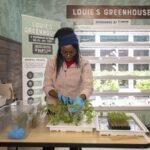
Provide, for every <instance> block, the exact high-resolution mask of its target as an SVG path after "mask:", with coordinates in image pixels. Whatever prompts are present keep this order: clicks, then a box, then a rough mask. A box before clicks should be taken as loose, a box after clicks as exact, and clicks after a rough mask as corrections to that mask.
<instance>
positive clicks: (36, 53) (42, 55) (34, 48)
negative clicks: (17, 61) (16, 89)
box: [22, 15, 60, 104]
mask: <svg viewBox="0 0 150 150" xmlns="http://www.w3.org/2000/svg"><path fill="white" fill-rule="evenodd" d="M59 28H60V22H58V21H54V20H47V19H42V18H37V17H32V16H26V15H22V76H23V77H22V78H23V83H22V84H23V86H22V87H23V102H24V103H25V104H33V103H37V102H39V101H41V102H42V103H44V97H45V94H44V91H43V79H44V72H45V66H46V63H47V59H48V58H49V57H51V56H52V55H55V54H56V53H57V49H58V48H57V43H55V41H54V38H53V37H54V34H55V32H56V31H57V30H58V29H59Z"/></svg>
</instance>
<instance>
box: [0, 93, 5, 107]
mask: <svg viewBox="0 0 150 150" xmlns="http://www.w3.org/2000/svg"><path fill="white" fill-rule="evenodd" d="M5 104H6V98H5V97H4V96H2V95H0V107H1V106H4V105H5Z"/></svg>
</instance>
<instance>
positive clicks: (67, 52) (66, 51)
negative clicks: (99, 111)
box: [49, 45, 86, 100]
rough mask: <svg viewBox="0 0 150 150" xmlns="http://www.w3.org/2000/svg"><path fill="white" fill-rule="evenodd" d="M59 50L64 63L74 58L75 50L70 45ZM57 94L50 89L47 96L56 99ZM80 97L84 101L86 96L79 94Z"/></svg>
mask: <svg viewBox="0 0 150 150" xmlns="http://www.w3.org/2000/svg"><path fill="white" fill-rule="evenodd" d="M60 50H61V54H62V56H63V57H64V60H66V61H70V60H72V59H73V57H74V56H75V54H76V49H75V48H74V47H73V46H72V45H65V46H62V47H61V48H60ZM57 94H58V93H57V92H56V91H55V90H54V89H52V90H50V91H49V95H50V96H53V97H54V98H57ZM80 97H81V98H82V99H83V100H86V95H85V94H81V95H80Z"/></svg>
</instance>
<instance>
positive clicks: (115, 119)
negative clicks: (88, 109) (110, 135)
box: [108, 112, 128, 123]
mask: <svg viewBox="0 0 150 150" xmlns="http://www.w3.org/2000/svg"><path fill="white" fill-rule="evenodd" d="M127 120H128V116H127V115H126V114H125V113H124V112H109V113H108V121H109V122H111V123H124V122H126V121H127Z"/></svg>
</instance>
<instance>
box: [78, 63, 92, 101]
mask: <svg viewBox="0 0 150 150" xmlns="http://www.w3.org/2000/svg"><path fill="white" fill-rule="evenodd" d="M81 76H82V90H81V93H80V95H81V94H85V95H86V98H87V99H88V98H89V97H90V96H91V95H92V92H93V75H92V69H91V65H90V63H89V62H88V61H86V62H85V63H84V64H83V68H82V72H81Z"/></svg>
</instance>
